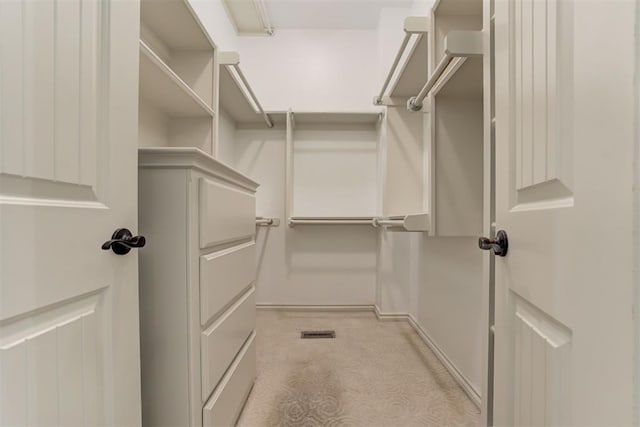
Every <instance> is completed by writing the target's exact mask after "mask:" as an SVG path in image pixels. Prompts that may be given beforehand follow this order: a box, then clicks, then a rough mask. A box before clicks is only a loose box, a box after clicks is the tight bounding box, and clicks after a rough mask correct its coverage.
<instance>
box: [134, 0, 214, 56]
mask: <svg viewBox="0 0 640 427" xmlns="http://www.w3.org/2000/svg"><path fill="white" fill-rule="evenodd" d="M140 21H141V22H142V25H143V26H144V27H146V28H148V29H149V30H150V31H151V32H153V33H154V34H155V36H157V37H158V38H160V39H161V40H162V42H163V43H164V44H166V45H167V46H168V47H169V48H170V49H175V50H194V49H211V48H213V47H214V46H215V45H214V43H213V41H212V40H211V38H210V37H209V35H208V34H207V32H206V31H205V30H204V27H203V26H202V23H201V22H200V20H199V19H198V18H197V15H196V14H195V12H194V11H193V9H192V8H191V6H190V5H189V3H188V2H187V1H186V0H142V1H141V3H140Z"/></svg>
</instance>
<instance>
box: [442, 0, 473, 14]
mask: <svg viewBox="0 0 640 427" xmlns="http://www.w3.org/2000/svg"><path fill="white" fill-rule="evenodd" d="M433 11H434V13H436V14H438V15H451V16H478V15H480V16H481V15H482V0H436V2H435V3H434V5H433Z"/></svg>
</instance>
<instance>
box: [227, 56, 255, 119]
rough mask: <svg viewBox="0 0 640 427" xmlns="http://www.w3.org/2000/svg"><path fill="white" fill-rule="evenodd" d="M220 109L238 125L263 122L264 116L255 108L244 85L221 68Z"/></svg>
mask: <svg viewBox="0 0 640 427" xmlns="http://www.w3.org/2000/svg"><path fill="white" fill-rule="evenodd" d="M220 108H221V109H224V110H225V111H226V112H227V114H229V116H231V118H232V119H233V120H234V121H235V122H236V123H253V122H260V121H262V115H261V114H260V112H259V111H258V110H256V109H255V108H254V106H253V103H252V102H251V100H250V99H249V98H248V97H247V94H246V93H245V92H244V91H243V90H242V85H241V84H240V82H238V80H237V79H236V77H235V76H234V75H233V73H232V72H231V70H229V68H227V67H226V66H224V65H221V66H220Z"/></svg>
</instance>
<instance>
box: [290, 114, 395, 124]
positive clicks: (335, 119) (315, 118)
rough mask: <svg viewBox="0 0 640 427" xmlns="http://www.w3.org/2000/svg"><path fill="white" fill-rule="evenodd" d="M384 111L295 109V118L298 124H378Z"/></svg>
mask: <svg viewBox="0 0 640 427" xmlns="http://www.w3.org/2000/svg"><path fill="white" fill-rule="evenodd" d="M382 114H383V113H382V112H381V111H379V112H377V111H372V112H347V111H345V112H320V111H318V112H311V111H300V112H298V111H294V112H293V120H294V122H295V124H296V125H300V124H305V125H322V124H345V125H370V126H376V125H377V123H378V121H379V120H380V118H381V117H382Z"/></svg>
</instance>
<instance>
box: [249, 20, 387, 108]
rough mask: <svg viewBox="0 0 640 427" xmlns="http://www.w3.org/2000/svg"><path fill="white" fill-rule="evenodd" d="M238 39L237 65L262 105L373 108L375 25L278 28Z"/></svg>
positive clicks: (274, 106)
mask: <svg viewBox="0 0 640 427" xmlns="http://www.w3.org/2000/svg"><path fill="white" fill-rule="evenodd" d="M238 45H239V51H240V67H241V68H242V69H243V71H244V73H245V75H246V76H247V78H248V79H249V81H250V82H251V85H252V87H253V89H254V91H255V93H256V95H257V96H258V98H259V99H260V102H262V104H263V105H264V107H265V108H266V109H269V110H280V111H285V110H287V109H289V108H292V109H293V110H294V111H345V110H346V111H348V110H375V108H374V106H373V105H372V102H371V100H372V99H373V96H374V94H375V90H376V89H375V85H376V70H377V65H378V62H377V36H376V31H374V30H277V31H276V32H275V35H274V36H273V37H251V38H250V37H240V38H239V39H238Z"/></svg>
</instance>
